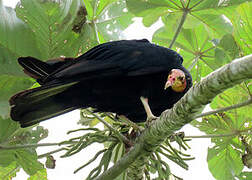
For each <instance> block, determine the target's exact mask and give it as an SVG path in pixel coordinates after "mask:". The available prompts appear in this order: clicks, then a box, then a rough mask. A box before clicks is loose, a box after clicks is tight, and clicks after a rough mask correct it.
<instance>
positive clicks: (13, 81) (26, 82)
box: [0, 75, 33, 118]
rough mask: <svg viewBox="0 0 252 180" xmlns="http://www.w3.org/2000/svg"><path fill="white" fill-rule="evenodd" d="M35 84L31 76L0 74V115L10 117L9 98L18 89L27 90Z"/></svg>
mask: <svg viewBox="0 0 252 180" xmlns="http://www.w3.org/2000/svg"><path fill="white" fill-rule="evenodd" d="M32 84H33V81H32V80H31V79H30V78H23V77H16V76H7V75H1V76H0V94H1V96H0V116H2V117H5V118H7V117H9V102H8V101H9V98H10V97H11V96H12V95H14V93H17V92H18V91H21V90H25V89H27V88H29V87H31V85H32Z"/></svg>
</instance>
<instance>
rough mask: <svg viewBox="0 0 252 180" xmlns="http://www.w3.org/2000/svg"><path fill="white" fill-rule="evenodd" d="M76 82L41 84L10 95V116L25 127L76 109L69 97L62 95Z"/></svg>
mask: <svg viewBox="0 0 252 180" xmlns="http://www.w3.org/2000/svg"><path fill="white" fill-rule="evenodd" d="M76 83H77V82H74V83H68V84H64V85H53V86H47V87H46V86H42V87H38V88H34V89H29V90H26V91H23V92H20V93H18V94H16V95H14V96H12V97H11V99H10V105H11V114H10V115H11V118H12V119H13V120H15V121H18V122H19V123H20V125H21V127H27V126H31V125H34V124H37V123H39V122H41V121H43V120H46V119H49V118H52V117H55V116H58V115H60V114H64V113H66V112H69V111H72V110H74V109H77V108H78V107H77V106H74V104H73V103H71V102H69V101H71V97H69V96H65V95H64V93H65V91H66V90H67V89H68V88H70V87H71V86H72V85H74V84H76Z"/></svg>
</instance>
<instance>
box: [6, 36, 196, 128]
mask: <svg viewBox="0 0 252 180" xmlns="http://www.w3.org/2000/svg"><path fill="white" fill-rule="evenodd" d="M182 62H183V58H182V57H181V56H180V55H179V54H178V53H177V52H175V51H173V50H171V49H168V48H165V47H162V46H158V45H155V44H152V43H150V42H149V41H148V40H146V39H142V40H120V41H112V42H107V43H104V44H100V45H98V46H95V47H93V48H92V49H90V50H89V51H87V52H86V53H84V54H83V55H81V56H79V57H77V58H67V57H66V58H63V57H62V58H58V59H53V60H48V61H46V62H43V61H40V60H38V59H36V58H33V57H20V58H19V59H18V63H19V64H20V65H21V66H22V67H23V69H24V70H23V71H24V72H25V73H26V74H27V75H29V76H30V77H32V78H34V79H36V80H37V82H38V83H39V84H40V85H41V86H39V87H36V88H33V89H28V90H25V91H22V92H19V93H17V94H15V95H14V96H12V97H11V98H10V100H9V102H10V106H11V112H10V116H11V118H12V119H13V120H14V121H18V122H19V123H20V125H21V127H28V126H32V125H34V124H37V123H39V122H41V121H44V120H47V119H50V118H52V117H55V116H59V115H61V114H64V113H67V112H69V111H73V110H75V109H78V108H88V107H92V108H94V109H95V111H96V112H113V113H116V114H117V115H123V116H126V117H127V118H128V119H129V120H131V121H133V122H144V121H146V119H148V118H153V117H155V116H154V115H156V116H159V115H160V114H161V113H162V112H163V111H164V110H166V109H169V108H171V107H172V106H173V105H174V104H175V103H176V102H177V101H178V100H179V99H181V98H182V97H183V95H184V94H185V93H186V92H187V91H188V89H189V88H190V87H191V86H192V77H191V75H190V73H189V72H188V70H187V69H186V68H185V67H183V66H182ZM152 113H153V114H152Z"/></svg>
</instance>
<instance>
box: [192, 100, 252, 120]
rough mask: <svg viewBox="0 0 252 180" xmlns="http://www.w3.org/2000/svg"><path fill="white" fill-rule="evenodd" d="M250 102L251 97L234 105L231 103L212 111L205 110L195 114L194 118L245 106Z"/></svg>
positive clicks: (251, 101)
mask: <svg viewBox="0 0 252 180" xmlns="http://www.w3.org/2000/svg"><path fill="white" fill-rule="evenodd" d="M251 103H252V98H249V99H248V100H247V101H244V102H242V103H239V104H234V105H231V106H228V107H224V108H220V109H216V110H213V111H209V112H205V113H202V114H199V115H196V116H195V118H200V117H203V116H209V115H212V114H216V113H220V112H224V111H229V110H232V109H237V108H241V107H243V106H247V105H249V104H251Z"/></svg>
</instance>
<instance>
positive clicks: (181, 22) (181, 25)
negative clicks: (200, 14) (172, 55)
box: [169, 8, 189, 48]
mask: <svg viewBox="0 0 252 180" xmlns="http://www.w3.org/2000/svg"><path fill="white" fill-rule="evenodd" d="M183 10H184V12H183V16H182V17H181V20H180V23H179V26H178V28H177V31H176V33H175V35H174V37H173V39H172V42H171V44H170V45H169V48H172V46H173V44H174V43H175V41H176V39H177V37H178V35H179V33H180V31H181V29H182V27H183V24H184V22H185V20H186V16H187V14H188V13H189V10H188V9H185V8H184V9H183Z"/></svg>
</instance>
